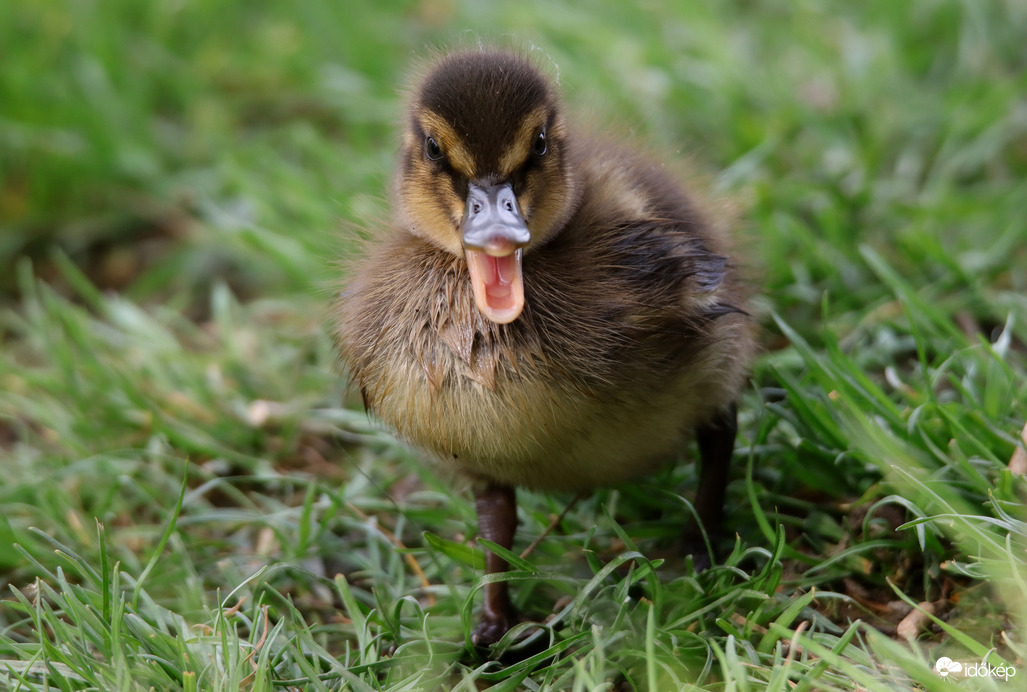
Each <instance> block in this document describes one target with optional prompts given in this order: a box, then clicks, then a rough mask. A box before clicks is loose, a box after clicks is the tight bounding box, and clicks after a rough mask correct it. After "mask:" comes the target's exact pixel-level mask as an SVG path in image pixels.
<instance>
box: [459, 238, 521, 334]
mask: <svg viewBox="0 0 1027 692" xmlns="http://www.w3.org/2000/svg"><path fill="white" fill-rule="evenodd" d="M466 256H467V264H468V266H469V268H470V270H471V284H472V287H473V289H474V299H475V302H476V303H477V305H478V309H479V310H481V312H482V314H483V315H485V317H487V318H489V319H490V320H492V321H493V322H498V323H500V324H505V323H507V322H512V321H513V320H515V319H517V316H518V315H520V314H521V310H522V309H523V308H524V284H523V282H522V279H521V251H520V250H517V251H516V252H512V253H510V254H509V255H505V256H503V257H493V256H491V255H487V254H485V253H484V252H479V251H475V250H467V251H466Z"/></svg>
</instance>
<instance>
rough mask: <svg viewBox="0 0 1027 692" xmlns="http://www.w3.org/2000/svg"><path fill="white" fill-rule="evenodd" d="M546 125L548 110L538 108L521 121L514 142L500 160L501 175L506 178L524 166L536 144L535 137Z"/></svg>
mask: <svg viewBox="0 0 1027 692" xmlns="http://www.w3.org/2000/svg"><path fill="white" fill-rule="evenodd" d="M545 124H546V109H545V108H541V107H540V108H536V109H535V110H533V111H532V112H531V113H528V115H527V116H525V117H524V119H523V120H522V121H521V126H520V128H518V130H517V134H515V135H514V138H513V142H511V143H510V146H509V147H507V149H506V151H504V152H503V155H502V156H501V157H500V159H499V173H500V174H501V175H502V176H503V177H504V178H505V177H509V175H510V174H511V173H513V172H514V171H515V170H517V169H518V168H520V167H521V166H523V165H524V162H525V161H527V160H528V155H529V154H530V153H531V147H532V145H533V144H534V143H535V135H537V134H538V132H539V130H541V129H542V126H543V125H545Z"/></svg>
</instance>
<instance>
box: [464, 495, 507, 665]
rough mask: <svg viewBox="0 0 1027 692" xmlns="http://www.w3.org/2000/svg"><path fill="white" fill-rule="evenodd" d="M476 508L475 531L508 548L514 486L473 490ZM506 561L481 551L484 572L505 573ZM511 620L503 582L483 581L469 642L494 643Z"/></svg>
mask: <svg viewBox="0 0 1027 692" xmlns="http://www.w3.org/2000/svg"><path fill="white" fill-rule="evenodd" d="M474 504H475V507H476V508H477V510H478V532H479V533H480V534H481V536H482V538H487V539H488V540H490V541H492V542H493V543H496V544H497V545H501V546H503V547H504V548H507V549H509V548H510V547H512V546H513V538H514V531H516V529H517V501H516V495H515V492H514V488H513V487H512V486H509V485H498V484H490V485H487V486H485V487H483V488H479V489H478V490H476V491H475V493H474ZM508 567H509V565H508V564H507V563H506V560H504V559H503V558H501V557H499V556H498V555H496V554H495V553H493V552H491V551H490V552H487V553H485V574H497V573H501V572H505V571H506V570H507V568H508ZM513 623H514V609H513V606H512V605H511V604H510V591H509V589H508V588H507V582H505V581H498V582H493V583H491V584H486V585H485V588H484V599H483V602H482V608H481V619H480V620H479V621H478V627H477V628H476V629H475V630H474V634H473V635H472V637H471V641H472V642H474V644H475V645H477V646H488V645H489V644H495V643H496V642H498V641H499V640H500V639H502V637H503V635H504V634H506V632H507V630H509V629H510V627H511V625H513Z"/></svg>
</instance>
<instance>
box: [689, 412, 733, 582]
mask: <svg viewBox="0 0 1027 692" xmlns="http://www.w3.org/2000/svg"><path fill="white" fill-rule="evenodd" d="M737 434H738V407H737V406H736V405H735V404H731V405H730V406H728V407H727V408H725V409H724V410H723V411H721V412H720V413H719V414H717V416H716V417H714V418H713V419H712V420H711V421H710V422H708V423H706V424H704V425H701V426H699V427H698V428H697V429H696V434H695V436H696V441H697V442H698V443H699V464H700V467H699V487H698V489H697V490H696V493H695V511H696V513H697V514H698V515H699V521H700V522H701V524H702V527H701V528H700V527H698V526H692V527H690V528H689V529H688V531H686V533H685V549H686V550H690V551H691V552H692V555H693V556H694V559H695V565H696V567H697V568H699V569H703V568H705V567H708V566H709V565H710V562H711V560H712V557H713V556H712V555H707V551H706V546H705V541H703V537H702V530H703V529H705V531H706V534H707V535H708V536H711V537H713V536H716V535H718V534H719V533H720V531H721V524H722V523H723V519H724V498H725V494H726V491H727V481H728V475H729V471H730V468H731V454H732V453H733V452H734V448H735V437H736V436H737Z"/></svg>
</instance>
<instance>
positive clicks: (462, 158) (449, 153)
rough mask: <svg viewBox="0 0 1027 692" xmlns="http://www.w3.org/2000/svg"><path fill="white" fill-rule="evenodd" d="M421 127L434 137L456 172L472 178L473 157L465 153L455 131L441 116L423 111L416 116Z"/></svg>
mask: <svg viewBox="0 0 1027 692" xmlns="http://www.w3.org/2000/svg"><path fill="white" fill-rule="evenodd" d="M417 120H418V123H419V124H420V125H421V129H422V130H424V131H425V133H427V135H428V136H429V137H434V138H435V141H436V142H438V143H439V146H440V147H441V148H442V153H443V154H444V155H445V156H446V158H447V159H449V164H450V165H451V166H452V167H453V168H454V169H456V172H457V173H460V174H461V175H463V176H465V177H467V178H473V177H474V175H475V170H474V159H472V158H471V156H470V155H469V154H468V153H467V150H466V149H465V148H464V146H463V143H462V142H461V140H460V137H459V135H457V133H456V131H455V130H454V129H453V128H452V127H451V126H450V125H449V123H448V122H446V121H445V120H444V119H443V118H441V117H439V116H438V115H436V114H435V113H432V112H431V111H424V112H423V113H420V114H418V116H417Z"/></svg>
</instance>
